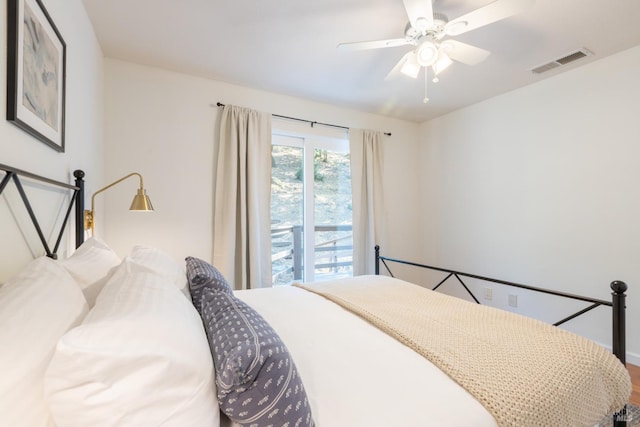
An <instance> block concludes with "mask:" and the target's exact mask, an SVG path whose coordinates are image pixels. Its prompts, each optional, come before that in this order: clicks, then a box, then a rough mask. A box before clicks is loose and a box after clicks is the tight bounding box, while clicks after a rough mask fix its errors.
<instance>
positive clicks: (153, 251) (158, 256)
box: [129, 245, 191, 300]
mask: <svg viewBox="0 0 640 427" xmlns="http://www.w3.org/2000/svg"><path fill="white" fill-rule="evenodd" d="M129 257H130V258H131V260H132V261H133V262H135V263H137V264H140V265H142V266H144V267H146V268H148V269H149V270H150V271H152V272H154V273H157V274H159V275H161V276H164V277H166V278H167V280H169V281H170V282H171V283H173V284H174V285H175V286H176V287H177V288H178V289H180V290H181V291H182V293H184V294H185V295H187V296H189V300H191V296H190V294H189V287H188V283H187V274H186V273H185V270H184V263H178V262H177V261H176V260H174V259H173V258H171V256H169V255H168V254H167V253H166V252H164V251H162V250H160V249H158V248H154V247H151V246H142V245H138V246H134V247H133V249H132V250H131V253H130V254H129Z"/></svg>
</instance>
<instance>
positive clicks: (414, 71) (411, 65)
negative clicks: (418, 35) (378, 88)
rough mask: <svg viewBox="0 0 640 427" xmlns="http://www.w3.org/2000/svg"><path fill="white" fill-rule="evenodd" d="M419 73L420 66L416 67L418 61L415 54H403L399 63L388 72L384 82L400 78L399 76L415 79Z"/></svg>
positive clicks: (411, 52)
mask: <svg viewBox="0 0 640 427" xmlns="http://www.w3.org/2000/svg"><path fill="white" fill-rule="evenodd" d="M419 72H420V65H418V61H417V59H416V54H415V52H414V51H410V52H407V53H405V54H404V56H403V57H402V58H400V61H398V63H397V64H396V65H395V66H394V67H393V68H392V69H391V71H389V74H387V76H386V77H385V78H384V80H385V81H387V80H391V79H393V78H396V77H398V76H400V74H404V75H406V76H409V77H412V78H414V79H415V78H416V77H418V73H419Z"/></svg>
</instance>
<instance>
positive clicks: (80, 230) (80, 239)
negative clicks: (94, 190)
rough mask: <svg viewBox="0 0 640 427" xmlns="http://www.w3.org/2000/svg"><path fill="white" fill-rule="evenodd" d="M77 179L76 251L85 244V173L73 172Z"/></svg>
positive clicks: (78, 170)
mask: <svg viewBox="0 0 640 427" xmlns="http://www.w3.org/2000/svg"><path fill="white" fill-rule="evenodd" d="M73 176H74V177H75V178H76V187H77V188H78V193H77V194H76V227H75V229H76V249H77V248H78V247H79V246H80V245H81V244H82V243H84V171H81V170H80V169H77V170H75V171H73Z"/></svg>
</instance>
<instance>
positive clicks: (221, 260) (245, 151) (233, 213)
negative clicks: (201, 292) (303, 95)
mask: <svg viewBox="0 0 640 427" xmlns="http://www.w3.org/2000/svg"><path fill="white" fill-rule="evenodd" d="M270 199H271V115H270V114H267V113H263V112H259V111H254V110H251V109H248V108H242V107H237V106H233V105H226V106H225V107H224V109H223V111H222V117H221V123H220V146H219V150H218V161H217V170H216V185H215V194H214V200H215V206H214V224H213V264H214V265H215V266H216V267H217V268H218V269H219V270H220V272H221V273H222V274H223V275H224V276H225V277H226V278H227V279H228V281H229V283H231V284H232V286H233V287H234V288H235V289H252V288H261V287H268V286H271V214H270Z"/></svg>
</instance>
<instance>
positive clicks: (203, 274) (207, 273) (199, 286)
mask: <svg viewBox="0 0 640 427" xmlns="http://www.w3.org/2000/svg"><path fill="white" fill-rule="evenodd" d="M185 261H186V263H187V267H186V271H187V280H188V281H189V292H190V293H191V300H192V301H193V305H194V306H195V307H196V309H197V310H198V312H199V313H200V314H202V290H203V289H205V288H209V289H211V290H213V291H216V292H225V293H227V294H231V293H232V290H231V286H229V283H227V280H226V279H225V278H224V276H222V273H220V272H219V271H218V269H217V268H215V267H214V266H213V265H211V264H209V263H208V262H206V261H203V260H201V259H199V258H195V257H190V256H189V257H186V258H185Z"/></svg>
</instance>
